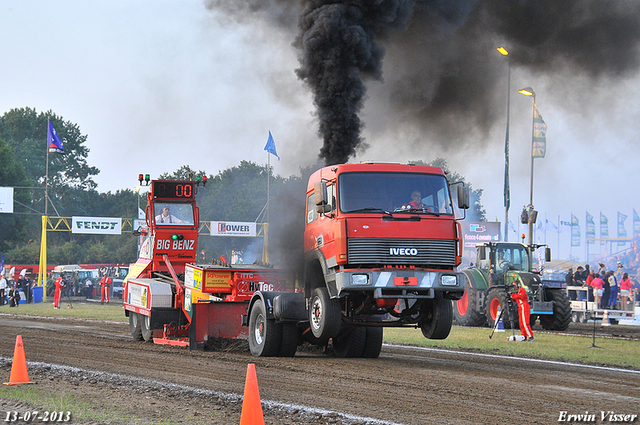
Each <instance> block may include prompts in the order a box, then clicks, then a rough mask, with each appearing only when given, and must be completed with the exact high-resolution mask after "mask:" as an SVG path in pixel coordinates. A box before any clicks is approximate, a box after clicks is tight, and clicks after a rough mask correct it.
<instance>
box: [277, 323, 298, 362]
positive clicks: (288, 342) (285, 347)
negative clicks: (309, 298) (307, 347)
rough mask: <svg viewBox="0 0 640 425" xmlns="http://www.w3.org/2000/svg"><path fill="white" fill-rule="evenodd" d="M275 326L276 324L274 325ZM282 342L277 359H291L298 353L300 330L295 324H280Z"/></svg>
mask: <svg viewBox="0 0 640 425" xmlns="http://www.w3.org/2000/svg"><path fill="white" fill-rule="evenodd" d="M276 326H277V324H276ZM281 326H282V342H281V343H280V348H279V350H278V357H293V356H295V355H296V351H298V343H299V342H300V329H298V327H297V326H296V324H295V323H282V324H281Z"/></svg>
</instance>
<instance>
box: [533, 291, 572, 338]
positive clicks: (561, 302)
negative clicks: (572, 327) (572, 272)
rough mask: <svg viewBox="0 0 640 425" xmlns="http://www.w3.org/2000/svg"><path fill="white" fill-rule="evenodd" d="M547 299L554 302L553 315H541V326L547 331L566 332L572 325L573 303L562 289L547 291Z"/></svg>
mask: <svg viewBox="0 0 640 425" xmlns="http://www.w3.org/2000/svg"><path fill="white" fill-rule="evenodd" d="M546 292H547V299H549V300H551V301H553V315H549V314H544V315H542V314H541V315H540V325H541V326H542V329H544V330H547V331H566V330H567V329H568V328H569V323H571V301H570V300H569V297H567V294H566V293H565V292H564V291H563V290H562V289H547V290H546Z"/></svg>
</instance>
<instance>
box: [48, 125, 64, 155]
mask: <svg viewBox="0 0 640 425" xmlns="http://www.w3.org/2000/svg"><path fill="white" fill-rule="evenodd" d="M47 147H48V148H49V153H64V147H63V146H62V141H61V140H60V136H58V133H56V129H55V128H53V124H51V121H49V129H48V130H47Z"/></svg>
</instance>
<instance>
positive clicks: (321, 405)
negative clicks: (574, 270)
mask: <svg viewBox="0 0 640 425" xmlns="http://www.w3.org/2000/svg"><path fill="white" fill-rule="evenodd" d="M2 313H5V312H4V311H3V312H2ZM0 329H1V330H2V332H1V335H2V337H1V338H0V379H2V380H3V382H5V381H6V380H8V377H9V375H10V370H11V366H10V359H11V358H12V356H13V350H14V346H15V339H16V335H22V338H23V341H24V345H25V351H26V356H27V361H28V362H29V378H30V379H31V380H32V381H36V382H37V385H38V386H39V388H40V389H42V387H44V388H46V389H47V390H50V391H51V392H52V393H66V394H75V395H77V396H78V397H81V398H84V399H85V400H87V402H89V403H91V404H93V405H96V406H98V405H99V406H101V407H103V408H105V409H106V410H107V411H114V410H118V412H120V418H122V417H124V418H128V417H132V415H134V416H133V417H135V418H137V419H131V420H124V421H123V420H114V419H111V418H105V417H103V418H97V419H94V420H74V421H72V422H71V423H150V424H151V423H160V422H162V423H172V422H173V423H190V424H238V423H239V422H240V412H241V408H242V399H241V396H242V393H243V389H244V382H245V376H246V370H247V364H248V363H255V365H256V370H257V374H258V382H259V387H260V396H261V399H262V401H263V406H264V415H265V422H266V423H267V424H284V425H288V424H369V423H371V424H374V423H378V424H381V423H395V424H479V423H486V424H514V423H531V424H550V423H558V418H559V415H560V412H561V411H566V412H567V414H574V415H575V414H584V413H585V412H589V413H591V414H595V415H596V418H597V420H596V423H604V422H601V421H600V411H605V412H607V411H615V412H616V413H626V414H636V415H637V414H640V407H638V406H640V391H639V388H640V373H639V372H638V371H621V370H616V369H609V368H593V367H584V366H575V365H566V364H560V363H552V362H539V361H527V360H521V359H509V358H501V357H496V356H490V355H481V354H480V355H478V354H474V353H460V352H452V351H444V350H428V349H427V350H425V349H418V348H410V347H395V346H384V347H383V350H382V354H381V356H380V358H379V359H364V360H363V359H338V358H335V357H332V356H327V355H324V354H321V353H312V352H309V353H300V352H299V353H298V354H297V355H296V357H295V358H255V357H252V356H251V355H250V354H249V353H247V352H246V351H241V350H240V351H238V350H236V351H235V352H204V351H189V350H187V349H184V348H175V347H168V346H159V345H153V344H147V343H143V342H134V341H132V340H131V338H130V335H129V333H128V331H129V329H128V325H125V324H122V323H106V322H100V321H90V320H69V319H56V320H52V319H43V318H25V317H13V316H9V315H5V314H0ZM636 337H637V336H636ZM3 357H4V360H3V359H2V358H3ZM76 368H77V369H76ZM30 407H31V406H27V405H16V403H13V402H8V401H7V400H6V399H2V398H0V413H3V412H4V411H7V410H16V409H17V410H20V411H24V410H26V409H29V408H30ZM36 407H39V408H40V409H44V410H46V409H47V408H48V409H51V406H49V407H48V406H36ZM635 423H640V421H639V420H638V419H636V421H635Z"/></svg>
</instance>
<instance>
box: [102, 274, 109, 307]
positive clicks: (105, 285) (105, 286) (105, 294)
mask: <svg viewBox="0 0 640 425" xmlns="http://www.w3.org/2000/svg"><path fill="white" fill-rule="evenodd" d="M109 285H111V278H110V277H109V276H107V275H104V276H102V279H100V302H101V303H102V304H104V300H105V299H106V300H107V304H108V303H109Z"/></svg>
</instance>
